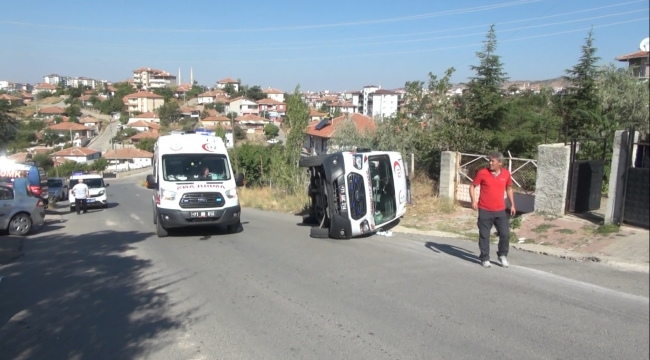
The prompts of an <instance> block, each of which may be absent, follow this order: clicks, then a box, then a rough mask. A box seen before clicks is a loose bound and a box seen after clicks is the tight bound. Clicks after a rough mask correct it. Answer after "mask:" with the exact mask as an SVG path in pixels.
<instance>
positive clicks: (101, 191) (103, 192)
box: [97, 190, 106, 196]
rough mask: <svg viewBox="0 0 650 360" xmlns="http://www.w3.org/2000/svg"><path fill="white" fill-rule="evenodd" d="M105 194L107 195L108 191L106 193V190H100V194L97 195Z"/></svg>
mask: <svg viewBox="0 0 650 360" xmlns="http://www.w3.org/2000/svg"><path fill="white" fill-rule="evenodd" d="M105 193H106V191H104V190H99V192H98V193H97V195H99V196H102V195H104V194H105Z"/></svg>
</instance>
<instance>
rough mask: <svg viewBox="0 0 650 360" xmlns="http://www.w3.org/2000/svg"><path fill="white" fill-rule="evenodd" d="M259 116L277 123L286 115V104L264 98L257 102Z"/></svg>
mask: <svg viewBox="0 0 650 360" xmlns="http://www.w3.org/2000/svg"><path fill="white" fill-rule="evenodd" d="M257 105H259V111H260V115H262V117H267V115H268V118H269V119H270V120H272V121H274V122H278V121H279V120H280V119H281V118H282V117H283V116H284V115H286V114H287V104H285V103H283V102H279V101H277V100H274V99H270V98H266V99H261V100H258V101H257Z"/></svg>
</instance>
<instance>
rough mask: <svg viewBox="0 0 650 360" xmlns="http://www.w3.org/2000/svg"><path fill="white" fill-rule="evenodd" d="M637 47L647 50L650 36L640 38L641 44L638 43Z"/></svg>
mask: <svg viewBox="0 0 650 360" xmlns="http://www.w3.org/2000/svg"><path fill="white" fill-rule="evenodd" d="M639 49H641V51H648V49H650V38H645V39H643V40H641V44H639Z"/></svg>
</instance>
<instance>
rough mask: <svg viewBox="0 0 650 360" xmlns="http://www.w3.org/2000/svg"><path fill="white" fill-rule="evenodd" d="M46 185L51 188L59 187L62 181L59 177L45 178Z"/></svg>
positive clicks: (61, 185)
mask: <svg viewBox="0 0 650 360" xmlns="http://www.w3.org/2000/svg"><path fill="white" fill-rule="evenodd" d="M47 186H48V187H51V188H61V187H63V181H61V180H60V179H47Z"/></svg>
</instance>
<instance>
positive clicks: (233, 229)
mask: <svg viewBox="0 0 650 360" xmlns="http://www.w3.org/2000/svg"><path fill="white" fill-rule="evenodd" d="M239 225H241V222H240V221H237V223H236V224H232V225H228V234H236V233H237V232H238V231H239Z"/></svg>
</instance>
